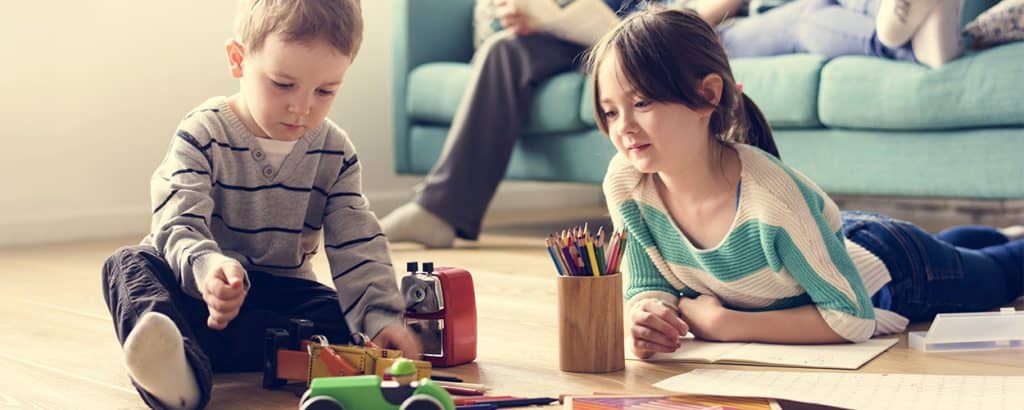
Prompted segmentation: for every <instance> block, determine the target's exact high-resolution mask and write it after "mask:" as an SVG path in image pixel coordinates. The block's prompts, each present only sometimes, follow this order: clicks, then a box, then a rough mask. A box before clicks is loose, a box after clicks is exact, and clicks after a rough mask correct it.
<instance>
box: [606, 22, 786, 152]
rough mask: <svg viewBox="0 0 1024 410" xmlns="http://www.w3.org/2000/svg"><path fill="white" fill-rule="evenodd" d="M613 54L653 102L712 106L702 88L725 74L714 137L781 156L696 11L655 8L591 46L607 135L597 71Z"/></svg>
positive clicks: (631, 81)
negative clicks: (708, 79) (710, 78)
mask: <svg viewBox="0 0 1024 410" xmlns="http://www.w3.org/2000/svg"><path fill="white" fill-rule="evenodd" d="M608 53H616V55H617V56H618V57H619V64H620V65H621V66H622V71H623V73H624V74H625V76H626V81H628V82H629V85H630V86H632V87H633V89H634V91H635V92H637V93H639V94H640V95H642V96H643V97H644V98H647V99H650V100H651V101H654V102H665V103H678V104H683V105H685V106H687V107H689V108H690V109H698V108H705V107H710V106H713V104H712V103H711V102H709V101H707V99H706V98H705V97H704V96H703V95H701V93H700V92H699V91H698V88H699V85H700V84H701V82H702V81H703V80H704V78H705V77H706V76H707V75H708V74H717V75H718V76H719V77H721V78H722V96H721V98H720V99H719V101H718V105H717V106H714V111H713V112H712V114H711V122H710V124H709V128H710V129H709V131H710V134H711V136H712V138H714V139H715V140H716V141H719V142H721V143H726V142H734V143H744V144H749V145H753V146H756V147H758V148H760V149H762V150H764V151H766V152H768V153H770V154H772V155H774V156H775V157H779V150H778V148H777V147H776V146H775V140H774V139H773V138H772V131H771V127H770V126H769V125H768V121H767V120H765V118H764V114H762V113H761V110H760V109H759V108H757V105H756V104H754V101H752V100H751V99H750V98H749V97H747V96H746V94H743V93H742V92H740V91H739V90H738V89H737V88H736V80H735V79H734V78H733V76H732V69H731V68H730V67H729V59H728V57H726V55H725V49H723V48H722V45H721V43H719V41H718V35H717V34H715V31H714V30H713V29H712V28H711V26H709V25H708V24H707V23H706V22H704V20H702V19H701V18H700V17H699V16H697V15H696V14H695V13H693V12H690V11H680V10H675V9H667V8H663V7H651V8H649V9H647V10H644V11H641V12H637V13H635V14H633V15H631V16H629V17H628V18H626V19H625V20H623V21H622V22H621V23H619V25H618V26H616V27H615V28H614V29H613V30H612V31H610V32H609V33H608V34H605V36H604V38H602V39H601V41H599V42H598V43H597V45H596V46H594V48H593V49H592V50H591V52H590V54H589V56H588V64H587V66H588V67H589V70H588V71H589V72H590V74H591V78H592V81H593V86H594V116H595V117H596V119H597V126H598V128H600V129H601V132H604V133H605V134H607V133H608V121H607V119H606V118H604V115H602V113H603V110H602V109H601V103H600V102H599V101H600V98H601V97H600V88H598V84H597V71H598V68H599V66H600V64H601V61H603V60H604V59H605V57H607V55H608Z"/></svg>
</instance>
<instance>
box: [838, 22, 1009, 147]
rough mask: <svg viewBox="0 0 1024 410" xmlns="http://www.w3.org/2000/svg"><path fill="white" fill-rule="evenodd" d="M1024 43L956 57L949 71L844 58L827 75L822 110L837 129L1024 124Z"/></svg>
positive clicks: (956, 127)
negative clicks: (1022, 101) (1022, 98)
mask: <svg viewBox="0 0 1024 410" xmlns="http://www.w3.org/2000/svg"><path fill="white" fill-rule="evenodd" d="M1022 55H1024V43H1022V42H1018V43H1010V44H1006V45H1003V46H1000V47H995V48H992V49H988V50H985V51H982V52H979V53H976V54H973V55H968V56H965V57H962V58H960V59H957V60H954V61H952V62H949V63H948V64H946V65H944V66H943V67H942V68H941V69H938V70H933V69H930V68H928V67H925V66H922V65H918V64H911V63H906V62H898V61H891V60H883V59H879V58H872V57H842V58H837V59H835V60H833V61H832V62H830V63H829V64H827V65H826V66H825V69H824V70H823V71H822V74H821V77H822V79H821V94H820V95H819V99H818V104H819V107H820V108H819V110H820V113H819V115H820V116H821V122H822V123H823V124H825V125H826V126H829V127H838V128H854V129H882V130H942V129H958V128H975V127H996V126H1020V125H1024V104H1022V103H1021V96H1022V95H1024V82H1022V81H1021V79H1022V78H1024V64H1022V63H1024V60H1022V59H1021V56H1022Z"/></svg>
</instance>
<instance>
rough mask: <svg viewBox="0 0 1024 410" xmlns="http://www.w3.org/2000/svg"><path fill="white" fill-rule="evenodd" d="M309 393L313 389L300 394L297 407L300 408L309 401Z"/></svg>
mask: <svg viewBox="0 0 1024 410" xmlns="http://www.w3.org/2000/svg"><path fill="white" fill-rule="evenodd" d="M310 393H313V389H306V391H304V392H302V397H299V407H302V404H303V403H305V402H306V400H308V399H309V395H310Z"/></svg>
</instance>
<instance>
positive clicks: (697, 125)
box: [590, 10, 1024, 357]
mask: <svg viewBox="0 0 1024 410" xmlns="http://www.w3.org/2000/svg"><path fill="white" fill-rule="evenodd" d="M590 68H591V73H592V74H593V75H594V105H595V109H596V113H597V115H596V116H597V121H598V125H599V127H600V128H601V130H602V131H603V132H605V133H606V134H607V135H608V136H609V138H610V139H611V142H612V144H614V145H615V148H616V149H617V150H618V155H616V156H615V158H613V159H612V161H611V164H610V165H609V167H608V173H607V175H606V176H605V180H604V192H605V195H606V198H607V200H608V208H609V210H610V211H611V215H612V220H613V222H614V223H615V226H616V227H617V228H618V229H622V228H627V229H628V231H629V233H630V238H629V241H628V242H627V243H628V246H627V248H626V254H627V259H628V263H629V268H628V269H629V273H630V275H629V285H628V289H627V291H626V298H627V299H628V300H629V302H630V312H631V318H632V329H631V332H632V336H633V340H634V344H633V349H634V351H635V353H636V354H637V356H639V357H649V356H650V355H651V354H653V353H655V352H672V351H674V350H675V349H677V348H678V347H679V346H680V340H679V338H680V336H682V335H685V334H686V333H687V331H689V332H692V333H694V335H696V336H697V337H699V338H703V339H708V340H720V341H757V342H772V343H839V342H843V341H853V342H857V341H863V340H866V339H868V338H870V337H871V336H872V335H874V334H884V333H895V332H901V331H903V330H904V329H905V328H906V325H907V323H908V319H909V320H927V319H929V318H931V317H932V316H933V315H935V314H936V313H939V312H953V311H977V310H986V309H991V308H994V307H997V306H1000V305H1001V304H1004V303H1007V302H1010V301H1012V300H1014V299H1015V298H1016V297H1017V296H1018V295H1020V294H1021V287H1022V280H1024V273H1022V271H1024V240H1017V241H1009V239H1008V238H1007V237H1006V236H1004V235H1003V234H1002V233H1000V232H999V231H996V230H994V229H990V228H981V227H962V228H958V229H955V230H951V231H947V232H945V233H943V234H940V235H939V236H932V235H930V234H928V233H926V232H924V231H922V230H921V229H919V228H917V227H915V226H913V225H911V224H909V223H906V222H902V221H896V220H892V219H889V218H886V217H884V216H881V215H874V214H867V213H846V214H840V212H839V210H838V208H837V207H836V205H835V203H833V202H832V200H831V199H829V197H828V196H827V195H826V194H825V193H824V192H823V191H822V190H821V189H819V188H818V186H817V185H815V184H814V183H813V182H811V181H810V180H809V179H807V177H805V176H804V175H802V174H800V173H799V172H797V171H796V170H794V169H792V168H790V167H788V166H786V165H785V164H783V163H782V162H781V161H780V160H779V152H778V150H777V149H776V147H775V143H774V142H773V140H772V135H771V130H770V128H769V127H768V125H767V123H766V122H765V119H764V117H763V115H762V114H761V113H760V111H759V110H758V108H757V106H756V105H754V103H753V102H752V101H751V100H750V99H749V98H747V97H746V96H745V95H743V93H742V91H740V90H738V89H737V85H736V82H735V80H734V79H733V76H732V73H731V71H730V68H729V61H728V59H727V58H726V56H725V52H724V51H723V49H722V47H721V45H720V44H719V42H718V39H717V37H716V35H715V32H714V31H713V30H712V29H711V27H709V26H708V24H706V23H705V22H704V21H702V20H701V19H700V18H699V17H697V16H696V15H695V14H692V13H690V12H681V11H676V10H649V11H646V12H642V13H639V14H637V15H634V16H632V17H629V18H627V19H626V20H625V21H623V22H622V23H621V24H620V25H618V26H617V27H616V28H615V29H614V30H612V31H611V32H610V33H608V34H607V35H606V36H605V38H604V39H602V40H601V42H599V43H598V45H597V46H596V47H595V49H594V50H593V52H592V53H591V55H590Z"/></svg>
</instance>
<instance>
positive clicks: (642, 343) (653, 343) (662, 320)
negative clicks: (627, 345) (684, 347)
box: [630, 301, 690, 359]
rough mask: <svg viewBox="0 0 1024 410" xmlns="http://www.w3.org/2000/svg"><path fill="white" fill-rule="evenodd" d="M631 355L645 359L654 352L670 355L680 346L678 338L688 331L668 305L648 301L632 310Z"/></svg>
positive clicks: (684, 323)
mask: <svg viewBox="0 0 1024 410" xmlns="http://www.w3.org/2000/svg"><path fill="white" fill-rule="evenodd" d="M630 319H631V320H632V321H633V326H632V327H631V328H630V333H631V334H632V335H633V354H635V355H636V356H637V357H639V358H641V359H646V358H649V357H651V356H652V355H654V353H656V352H662V353H672V352H674V351H676V349H678V348H679V346H680V341H679V338H680V337H681V336H685V335H686V332H688V331H689V330H690V328H689V326H688V325H687V324H686V322H684V321H683V319H682V318H680V317H679V314H678V313H676V311H675V309H673V308H672V307H671V306H670V305H667V304H665V303H662V302H660V301H650V302H647V303H644V304H643V306H641V307H639V308H636V309H633V312H632V314H631V315H630Z"/></svg>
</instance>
